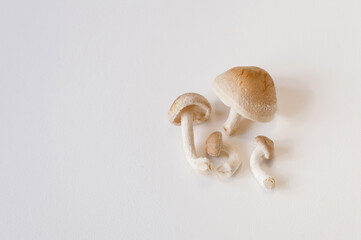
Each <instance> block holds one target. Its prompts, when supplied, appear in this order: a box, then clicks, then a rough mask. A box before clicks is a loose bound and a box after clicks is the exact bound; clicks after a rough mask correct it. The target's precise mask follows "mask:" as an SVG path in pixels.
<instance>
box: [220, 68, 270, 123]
mask: <svg viewBox="0 0 361 240" xmlns="http://www.w3.org/2000/svg"><path fill="white" fill-rule="evenodd" d="M213 90H214V91H215V93H216V95H217V96H218V97H219V98H220V99H221V100H222V102H223V103H224V104H226V105H227V106H229V107H230V108H232V109H234V110H235V111H237V112H238V114H240V115H242V116H243V117H245V118H248V119H251V120H254V121H258V122H268V121H271V120H272V119H273V117H274V115H275V113H276V109H277V98H276V89H275V85H274V83H273V80H272V78H271V76H270V75H269V74H268V73H267V72H266V71H265V70H263V69H261V68H259V67H234V68H231V69H229V70H228V71H226V72H224V73H222V74H221V75H219V76H218V77H216V79H214V82H213Z"/></svg>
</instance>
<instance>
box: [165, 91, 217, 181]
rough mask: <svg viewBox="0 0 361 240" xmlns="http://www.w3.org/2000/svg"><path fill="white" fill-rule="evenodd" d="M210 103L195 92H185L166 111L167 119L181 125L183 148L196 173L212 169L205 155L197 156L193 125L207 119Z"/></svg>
mask: <svg viewBox="0 0 361 240" xmlns="http://www.w3.org/2000/svg"><path fill="white" fill-rule="evenodd" d="M210 114H211V105H210V104H209V102H208V100H207V99H206V98H205V97H203V96H202V95H200V94H197V93H185V94H183V95H181V96H179V97H178V98H177V99H176V100H175V101H174V102H173V104H172V106H171V107H170V109H169V112H168V119H169V121H170V122H171V123H172V124H174V125H176V126H179V125H181V126H182V135H183V148H184V152H185V154H186V158H187V161H188V162H189V164H190V165H191V167H192V168H193V169H194V170H196V171H197V172H198V173H202V174H207V173H210V172H211V171H212V163H211V161H210V160H209V159H208V158H206V157H198V156H197V153H196V149H195V146H194V134H193V125H196V124H200V123H203V122H205V121H207V120H208V119H209V116H210Z"/></svg>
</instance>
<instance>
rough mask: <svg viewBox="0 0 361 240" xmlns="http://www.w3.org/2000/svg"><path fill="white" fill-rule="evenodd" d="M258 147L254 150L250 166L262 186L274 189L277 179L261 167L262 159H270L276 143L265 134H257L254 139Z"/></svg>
mask: <svg viewBox="0 0 361 240" xmlns="http://www.w3.org/2000/svg"><path fill="white" fill-rule="evenodd" d="M254 141H255V143H256V148H255V149H254V150H253V152H252V155H251V160H250V167H251V171H252V173H253V175H254V176H255V178H256V179H257V181H258V183H259V184H261V186H263V187H265V188H268V189H272V188H274V187H275V180H274V178H273V177H271V176H269V175H268V174H267V173H266V172H264V171H263V170H262V169H261V166H260V161H259V160H260V159H261V158H263V159H265V160H269V159H271V158H272V157H273V154H274V143H273V141H272V140H271V139H269V138H268V137H265V136H257V137H256V138H255V139H254Z"/></svg>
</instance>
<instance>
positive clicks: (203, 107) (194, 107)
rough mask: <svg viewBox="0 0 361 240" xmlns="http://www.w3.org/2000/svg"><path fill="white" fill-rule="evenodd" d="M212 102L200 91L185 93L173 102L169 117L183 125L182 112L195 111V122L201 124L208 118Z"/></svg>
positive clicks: (175, 123)
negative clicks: (199, 92)
mask: <svg viewBox="0 0 361 240" xmlns="http://www.w3.org/2000/svg"><path fill="white" fill-rule="evenodd" d="M211 110H212V108H211V104H209V102H208V100H207V99H206V98H205V97H203V96H202V95H200V94H198V93H185V94H183V95H181V96H179V97H178V98H177V99H176V100H175V101H174V102H173V104H172V106H171V107H170V109H169V112H168V119H169V121H170V122H171V123H172V124H174V125H181V120H182V113H183V112H184V111H191V112H192V113H193V124H195V125H196V124H200V123H202V122H205V121H207V120H208V118H209V116H210V114H211Z"/></svg>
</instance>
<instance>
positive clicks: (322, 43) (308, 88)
mask: <svg viewBox="0 0 361 240" xmlns="http://www.w3.org/2000/svg"><path fill="white" fill-rule="evenodd" d="M360 8H361V3H360V2H359V1H330V0H324V1H311V0H302V1H288V0H287V1H286V0H284V1H177V2H175V1H145V0H144V1H122V0H121V1H116V0H114V1H101V0H99V1H95V0H92V1H25V0H22V1H16V0H15V1H1V3H0V30H1V37H0V110H1V118H0V190H1V193H0V239H6V240H11V239H17V240H18V239H37V240H40V239H53V240H54V239H62V240H63V239H209V240H210V239H277V240H279V239H360V238H361V228H360V225H361V206H360V203H361V191H360V190H361V187H360V185H361V181H360V174H361V107H360V103H361V71H360V68H361V50H360V43H361V31H360V28H361V15H360ZM237 65H256V66H260V67H263V68H265V69H266V70H267V71H269V73H270V74H271V76H272V77H273V78H274V81H275V83H276V87H277V94H278V100H279V104H278V106H279V111H278V115H277V117H276V118H275V120H274V121H273V122H271V123H268V124H257V123H250V122H248V121H246V122H244V123H243V127H242V129H241V132H240V133H238V134H237V136H236V137H234V138H233V139H232V140H233V141H234V142H236V143H238V144H239V147H240V148H241V150H242V151H243V153H244V154H243V157H244V164H243V166H242V167H241V169H240V170H239V171H238V173H237V174H236V176H235V177H234V178H232V179H229V180H219V179H218V178H217V177H216V176H206V177H205V176H201V175H197V174H195V173H194V172H193V171H192V170H191V168H190V166H189V165H188V163H187V161H186V159H185V156H184V153H183V149H182V140H181V129H180V127H175V126H172V125H170V123H169V122H168V120H167V112H168V109H169V107H170V105H171V103H172V102H173V100H174V99H175V98H176V97H177V96H178V95H180V94H182V93H184V92H189V91H192V92H198V93H201V94H203V95H204V96H206V97H207V98H208V99H209V100H210V102H211V104H212V106H213V113H212V116H211V121H209V122H208V123H206V124H204V125H200V126H197V127H196V128H195V138H196V144H197V149H198V151H199V153H200V154H204V149H203V148H204V147H203V144H204V142H205V140H206V137H207V136H208V134H210V133H211V132H212V131H214V130H220V129H221V128H222V123H223V121H225V119H226V117H227V108H226V107H225V106H224V105H222V103H220V102H219V101H218V100H217V98H216V97H215V95H214V94H213V92H212V90H211V82H212V80H213V79H214V77H215V76H217V75H218V74H220V73H222V72H223V71H225V70H227V69H228V68H230V67H233V66H237ZM259 134H263V135H266V136H269V137H270V138H272V139H273V140H274V141H275V146H276V158H275V160H274V162H273V164H272V165H271V166H268V167H266V169H267V171H269V173H270V174H271V175H272V176H274V177H275V179H276V183H277V186H276V190H275V191H274V192H267V191H265V190H264V189H262V188H261V187H260V186H258V183H257V182H256V181H255V179H254V177H253V176H252V174H251V172H250V170H249V163H248V160H249V157H250V154H251V151H252V149H253V145H252V140H253V138H254V137H255V136H256V135H259Z"/></svg>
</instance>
